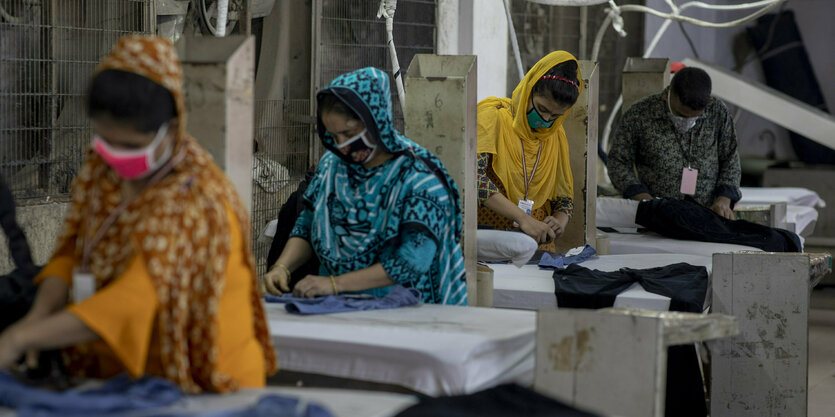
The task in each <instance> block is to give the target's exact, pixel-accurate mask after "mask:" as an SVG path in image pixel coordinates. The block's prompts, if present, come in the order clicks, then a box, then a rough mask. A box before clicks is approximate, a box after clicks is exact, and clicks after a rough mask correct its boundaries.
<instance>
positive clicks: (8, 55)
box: [0, 0, 155, 202]
mask: <svg viewBox="0 0 835 417" xmlns="http://www.w3.org/2000/svg"><path fill="white" fill-rule="evenodd" d="M153 10H154V2H153V0H51V1H50V0H0V174H2V175H3V176H4V177H5V178H6V179H7V183H8V184H9V185H10V187H12V192H13V193H14V195H15V197H16V198H17V199H18V200H19V201H21V202H25V201H27V200H28V201H34V200H32V199H39V198H43V197H58V198H60V197H66V196H67V194H68V193H69V186H70V183H71V181H72V179H73V178H74V177H75V173H76V171H77V170H78V168H79V167H80V165H81V162H82V158H83V155H84V149H85V148H86V147H87V145H88V143H89V140H90V136H91V132H90V128H89V124H88V120H87V117H86V111H85V105H84V93H85V90H86V87H87V82H88V80H89V77H90V74H91V72H92V70H93V68H94V67H95V65H96V63H98V61H99V59H100V58H101V57H102V56H103V55H104V54H106V53H107V52H108V51H109V50H110V48H112V46H113V44H114V43H115V41H116V39H118V38H119V37H120V36H122V35H124V34H127V33H153V31H154V22H155V18H154V14H153V13H154V12H153Z"/></svg>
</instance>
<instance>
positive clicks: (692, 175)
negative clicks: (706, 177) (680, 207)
mask: <svg viewBox="0 0 835 417" xmlns="http://www.w3.org/2000/svg"><path fill="white" fill-rule="evenodd" d="M683 151H684V150H683V149H682V152H683ZM685 157H687V158H688V159H690V160H691V161H692V160H693V133H692V132H691V133H690V152H689V155H686V156H685ZM698 180H699V170H698V169H693V168H692V167H691V166H690V165H688V166H686V167H684V169H682V171H681V193H682V194H685V195H690V196H692V195H695V194H696V182H698Z"/></svg>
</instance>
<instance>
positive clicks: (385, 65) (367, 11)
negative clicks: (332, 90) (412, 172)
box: [313, 0, 435, 132]
mask: <svg viewBox="0 0 835 417" xmlns="http://www.w3.org/2000/svg"><path fill="white" fill-rule="evenodd" d="M379 5H380V2H379V0H318V1H316V2H315V3H314V6H315V7H314V9H313V10H314V13H317V7H318V14H316V16H317V20H318V22H317V24H316V25H315V26H314V27H316V28H318V29H315V33H314V45H315V49H316V50H315V52H314V53H315V57H316V58H315V61H314V62H315V68H314V74H315V75H316V80H315V81H314V88H315V89H317V90H318V89H320V88H322V87H324V86H325V85H327V84H328V83H330V81H331V80H333V79H334V78H336V77H337V76H338V75H340V74H343V73H346V72H350V71H353V70H355V69H357V68H362V67H367V66H373V67H377V68H381V69H384V70H386V71H387V72H388V74H389V75H391V61H390V59H389V52H388V48H387V46H386V25H385V21H384V20H383V19H377V9H378V7H379ZM394 43H395V45H396V46H397V59H398V61H399V62H400V67H401V71H403V72H404V73H405V71H406V69H407V68H408V66H409V63H410V62H412V58H413V57H414V56H415V54H427V53H428V54H431V53H434V51H435V1H434V0H400V1H398V2H397V11H396V13H395V14H394ZM391 90H392V105H393V111H394V125H395V127H396V128H397V129H398V130H400V131H401V132H402V131H403V112H402V111H401V109H400V103H399V102H398V98H397V89H396V88H395V86H394V83H393V78H392V85H391Z"/></svg>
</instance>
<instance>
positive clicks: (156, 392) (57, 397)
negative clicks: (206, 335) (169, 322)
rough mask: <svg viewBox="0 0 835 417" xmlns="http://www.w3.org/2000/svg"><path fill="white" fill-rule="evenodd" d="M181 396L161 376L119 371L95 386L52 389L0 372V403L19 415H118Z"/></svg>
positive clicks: (151, 408) (71, 416)
mask: <svg viewBox="0 0 835 417" xmlns="http://www.w3.org/2000/svg"><path fill="white" fill-rule="evenodd" d="M181 398H183V393H182V391H180V388H179V387H178V386H177V385H176V384H174V383H173V382H171V381H168V380H166V379H162V378H150V377H145V378H140V379H137V380H132V379H130V378H128V377H127V376H125V375H120V376H118V377H115V378H113V379H111V380H109V381H107V382H105V383H104V385H102V386H101V387H99V388H95V389H88V390H68V391H64V392H56V391H49V390H45V389H39V388H34V387H29V386H26V385H23V384H21V383H20V382H18V381H17V380H15V379H14V378H13V377H12V376H11V375H9V374H7V373H4V372H0V407H8V408H13V409H15V410H16V411H17V415H18V416H19V417H51V416H55V417H57V416H64V417H73V416H120V415H123V414H125V413H127V412H129V411H138V410H149V414H150V410H154V409H160V408H162V407H165V406H169V405H172V404H174V403H176V402H177V401H179V400H180V399H181ZM150 415H153V414H150Z"/></svg>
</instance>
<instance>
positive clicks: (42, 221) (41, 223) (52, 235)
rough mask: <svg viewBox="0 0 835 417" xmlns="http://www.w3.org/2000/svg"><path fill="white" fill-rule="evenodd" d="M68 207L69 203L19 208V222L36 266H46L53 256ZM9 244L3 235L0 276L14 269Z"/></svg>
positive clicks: (0, 249)
mask: <svg viewBox="0 0 835 417" xmlns="http://www.w3.org/2000/svg"><path fill="white" fill-rule="evenodd" d="M67 206H68V204H67V203H54V204H50V203H47V204H38V205H31V206H18V207H17V222H18V224H20V227H21V228H23V232H24V233H25V234H26V238H27V240H28V241H29V247H30V248H31V250H32V258H33V260H34V261H35V264H37V265H44V264H46V262H47V261H48V260H49V257H50V256H52V251H53V250H54V249H55V241H56V239H57V237H58V233H60V232H61V226H62V224H63V221H64V213H65V212H66V211H67ZM7 243H8V242H7V240H6V236H5V235H3V238H2V239H0V274H7V273H9V272H11V271H12V270H13V269H14V263H13V262H12V258H11V254H10V253H9V247H8V245H7Z"/></svg>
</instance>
